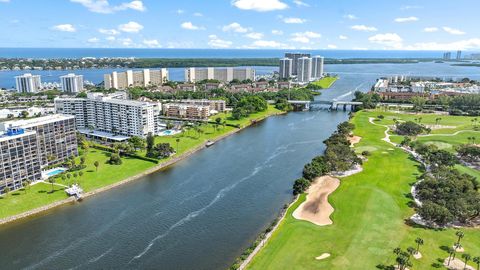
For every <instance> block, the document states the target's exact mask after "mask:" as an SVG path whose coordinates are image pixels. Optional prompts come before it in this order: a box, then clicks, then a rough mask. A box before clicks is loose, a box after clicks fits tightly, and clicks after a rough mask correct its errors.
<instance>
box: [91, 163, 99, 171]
mask: <svg viewBox="0 0 480 270" xmlns="http://www.w3.org/2000/svg"><path fill="white" fill-rule="evenodd" d="M93 166H95V171H96V172H98V166H100V163H99V162H98V161H95V162H94V163H93Z"/></svg>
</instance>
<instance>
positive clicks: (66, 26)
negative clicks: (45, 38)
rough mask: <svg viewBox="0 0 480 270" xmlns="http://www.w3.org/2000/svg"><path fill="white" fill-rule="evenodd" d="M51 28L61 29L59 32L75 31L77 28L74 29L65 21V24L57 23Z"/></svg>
mask: <svg viewBox="0 0 480 270" xmlns="http://www.w3.org/2000/svg"><path fill="white" fill-rule="evenodd" d="M52 29H53V30H56V31H61V32H76V31H77V29H75V27H74V26H73V25H71V24H69V23H66V24H59V25H55V26H53V27H52Z"/></svg>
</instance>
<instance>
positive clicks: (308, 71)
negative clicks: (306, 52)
mask: <svg viewBox="0 0 480 270" xmlns="http://www.w3.org/2000/svg"><path fill="white" fill-rule="evenodd" d="M311 79H312V58H309V57H302V58H299V59H298V63H297V80H298V82H301V83H308V82H309V81H311Z"/></svg>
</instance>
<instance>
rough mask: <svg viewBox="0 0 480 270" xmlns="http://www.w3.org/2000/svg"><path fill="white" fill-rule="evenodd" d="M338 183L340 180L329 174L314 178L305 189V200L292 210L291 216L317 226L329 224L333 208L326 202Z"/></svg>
mask: <svg viewBox="0 0 480 270" xmlns="http://www.w3.org/2000/svg"><path fill="white" fill-rule="evenodd" d="M339 185H340V180H338V179H337V178H333V177H331V176H322V177H318V178H317V179H315V181H314V183H313V184H312V185H311V186H310V188H309V189H308V191H307V193H308V194H307V198H306V200H305V201H304V202H303V203H302V204H300V206H298V208H297V209H295V211H294V212H293V217H294V218H296V219H300V220H306V221H309V222H311V223H313V224H316V225H319V226H325V225H331V224H333V221H332V220H331V219H330V215H331V214H332V213H333V211H334V208H333V207H332V206H331V205H330V203H329V202H328V196H329V195H330V194H331V193H332V192H333V191H335V190H336V189H337V188H338V186H339Z"/></svg>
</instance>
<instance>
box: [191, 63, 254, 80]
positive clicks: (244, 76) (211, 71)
mask: <svg viewBox="0 0 480 270" xmlns="http://www.w3.org/2000/svg"><path fill="white" fill-rule="evenodd" d="M234 79H237V80H239V81H244V80H252V81H254V80H255V70H254V69H253V68H250V67H246V68H232V67H228V68H211V67H210V68H194V67H190V68H186V69H185V81H186V82H190V83H193V82H199V81H203V80H218V81H221V82H230V81H232V80H234Z"/></svg>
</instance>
